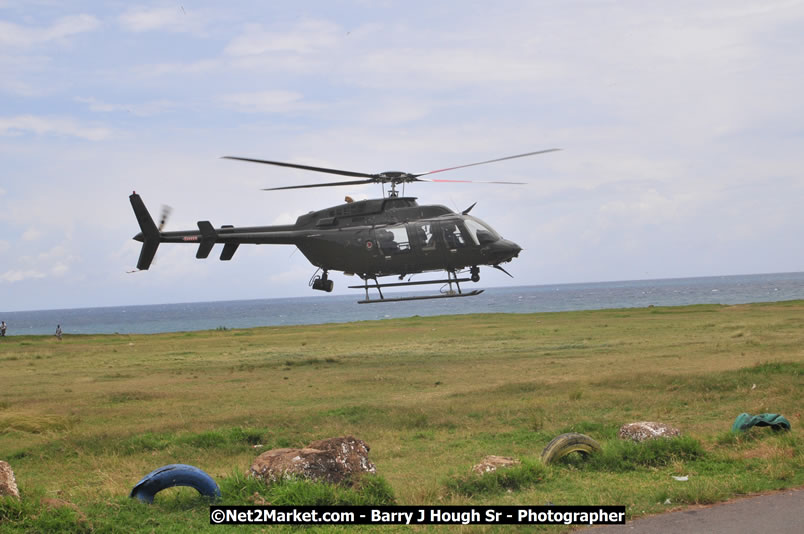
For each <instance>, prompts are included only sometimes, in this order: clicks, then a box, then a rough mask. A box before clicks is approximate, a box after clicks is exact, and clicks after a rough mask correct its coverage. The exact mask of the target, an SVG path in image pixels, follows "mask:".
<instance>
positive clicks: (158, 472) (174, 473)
mask: <svg viewBox="0 0 804 534" xmlns="http://www.w3.org/2000/svg"><path fill="white" fill-rule="evenodd" d="M174 486H189V487H191V488H195V490H196V491H198V493H200V494H201V495H205V496H207V497H209V498H210V499H212V500H215V499H219V498H220V496H221V490H220V488H218V485H217V484H216V483H215V481H214V480H213V479H212V477H211V476H209V475H208V474H206V473H205V472H203V471H202V470H200V469H198V468H197V467H193V466H192V465H185V464H170V465H166V466H164V467H160V468H159V469H155V470H153V471H151V472H150V473H148V474H147V475H145V477H144V478H143V479H142V480H140V481H139V482H137V484H136V485H135V486H134V487H133V488H132V489H131V493H130V494H129V497H131V498H136V499H139V500H141V501H142V502H146V503H152V502H154V495H156V494H157V493H159V492H160V491H162V490H163V489H166V488H172V487H174Z"/></svg>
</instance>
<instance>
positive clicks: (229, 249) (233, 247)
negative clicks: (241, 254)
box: [221, 243, 240, 261]
mask: <svg viewBox="0 0 804 534" xmlns="http://www.w3.org/2000/svg"><path fill="white" fill-rule="evenodd" d="M239 246H240V243H226V244H225V245H223V251H222V252H221V261H229V260H231V259H232V256H234V253H235V251H237V247H239Z"/></svg>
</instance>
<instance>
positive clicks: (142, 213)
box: [128, 193, 159, 271]
mask: <svg viewBox="0 0 804 534" xmlns="http://www.w3.org/2000/svg"><path fill="white" fill-rule="evenodd" d="M128 198H129V200H130V201H131V207H132V208H134V215H136V216H137V222H138V223H139V225H140V230H142V232H140V233H139V234H137V235H136V236H134V239H136V240H137V241H142V250H141V251H140V259H139V260H138V261H137V269H140V270H141V271H146V270H148V267H150V266H151V262H152V261H153V259H154V255H155V254H156V249H157V247H159V229H158V228H157V227H156V224H155V223H154V220H153V219H152V218H151V214H150V213H148V209H147V208H146V207H145V203H143V201H142V199H141V198H140V196H139V195H138V194H137V193H132V194H131V195H130V196H129V197H128Z"/></svg>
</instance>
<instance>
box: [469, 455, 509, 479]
mask: <svg viewBox="0 0 804 534" xmlns="http://www.w3.org/2000/svg"><path fill="white" fill-rule="evenodd" d="M518 463H519V460H517V459H516V458H508V457H507V456H494V455H493V454H492V455H489V456H486V457H485V458H483V459H482V460H481V461H480V463H479V464H477V465H475V466H472V472H473V473H477V474H479V475H483V474H485V473H492V472H494V471H496V470H497V469H500V468H501V467H511V466H512V465H516V464H518Z"/></svg>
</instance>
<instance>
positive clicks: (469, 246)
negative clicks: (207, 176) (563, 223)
mask: <svg viewBox="0 0 804 534" xmlns="http://www.w3.org/2000/svg"><path fill="white" fill-rule="evenodd" d="M556 150H559V149H557V148H551V149H548V150H540V151H537V152H528V153H526V154H518V155H515V156H507V157H504V158H498V159H493V160H489V161H481V162H478V163H470V164H468V165H460V166H457V167H449V168H446V169H438V170H435V171H429V172H424V173H419V174H412V173H407V172H398V171H391V172H383V173H380V174H366V173H361V172H353V171H344V170H338V169H327V168H323V167H311V166H308V165H298V164H295V163H283V162H279V161H266V160H261V159H251V158H240V157H234V156H224V158H225V159H233V160H240V161H248V162H253V163H263V164H268V165H278V166H280V167H291V168H294V169H303V170H308V171H315V172H323V173H329V174H337V175H341V176H349V177H352V178H360V179H359V180H350V181H345V182H330V183H322V184H307V185H293V186H286V187H273V188H269V189H264V191H277V190H283V189H304V188H311V187H329V186H343V185H363V184H376V183H379V184H383V187H384V184H390V190H389V191H388V194H387V196H386V195H385V194H384V195H383V198H377V199H370V200H358V201H352V199H351V198H350V197H346V203H345V204H341V205H339V206H333V207H331V208H327V209H324V210H319V211H311V212H309V213H307V214H305V215H301V216H299V218H298V219H297V220H296V223H295V224H288V225H279V226H252V227H234V226H230V225H224V226H221V227H220V228H215V227H213V226H212V224H211V223H210V222H209V221H198V230H184V231H175V232H163V231H162V228H163V226H164V224H165V220H166V218H167V212H163V215H162V218H161V221H160V223H159V226H158V227H157V225H156V224H155V223H154V221H153V219H152V218H151V215H150V214H149V213H148V210H147V209H146V207H145V204H144V203H143V201H142V199H141V198H140V196H139V195H138V194H137V193H136V192H134V193H133V194H132V195H131V196H129V199H130V200H131V206H132V207H133V208H134V214H135V215H136V216H137V222H138V223H139V225H140V229H141V230H142V231H141V232H140V233H138V234H137V235H136V236H134V239H135V240H137V241H140V242H142V243H143V245H142V250H141V251H140V257H139V261H138V262H137V269H138V270H147V269H148V268H149V267H150V265H151V262H152V261H153V258H154V254H156V249H157V247H158V246H159V244H160V243H193V244H197V245H198V251H197V252H196V255H195V256H196V258H207V257H208V256H209V254H210V252H211V251H212V247H213V246H214V245H215V244H216V243H222V244H223V250H222V251H221V255H220V259H221V260H223V261H228V260H230V259H232V256H233V255H234V253H235V251H237V248H238V247H239V246H240V245H241V244H251V245H295V246H296V247H297V248H298V249H299V250H301V252H302V254H304V256H305V257H306V258H307V259H308V260H309V261H310V263H312V264H313V265H315V266H316V267H318V270H317V271H316V273H315V274H313V277H312V278H311V280H310V286H311V287H312V288H313V289H317V290H320V291H327V292H330V291H332V288H333V282H332V280H330V279H329V276H328V275H329V271H342V272H344V273H345V274H350V275H352V274H357V275H358V276H359V277H360V278H361V279H362V280H363V284H362V285H356V286H349V288H351V289H364V290H365V292H366V298H365V300H360V301H358V302H359V303H361V304H364V303H371V302H393V301H402V300H419V299H430V298H451V297H468V296H473V295H479V294H480V293H482V292H483V290H482V289H480V290H477V289H476V290H473V291H468V292H464V291H462V290H461V286H460V284H461V283H462V282H469V281H472V282H478V281H479V280H480V266H481V265H490V266H492V267H494V268H495V269H499V270H501V271H502V272H504V273H505V274H507V275H508V276H511V275H510V274H509V273H508V272H507V271H506V270H505V269H503V268H502V267H501V265H500V264H502V263H506V262H510V261H511V260H512V259H514V258H516V257H517V256H519V252H520V251H521V250H522V249H521V248H520V247H519V245H517V244H516V243H514V242H512V241H508V240H507V239H503V238H502V237H500V235H499V234H498V233H497V232H495V231H494V229H493V228H491V226H489V225H488V224H486V223H484V222H483V221H481V220H480V219H478V218H476V217H473V216H472V215H469V212H470V211H471V210H472V208H473V207H474V206H475V204H472V205H471V206H469V207H468V208H467V209H465V210H464V211H463V212H461V213H455V212H453V211H452V210H450V209H448V208H446V207H444V206H440V205H430V206H420V205H419V204H418V203H417V202H416V198H414V197H406V196H399V193H398V191H397V186H399V185H400V184H406V183H410V182H468V181H469V180H443V179H432V178H422V177H423V176H428V175H431V174H435V173H439V172H445V171H451V170H456V169H463V168H466V167H472V166H475V165H484V164H487V163H494V162H497V161H504V160H508V159H514V158H521V157H525V156H533V155H536V154H544V153H547V152H553V151H556ZM480 183H492V184H520V183H521V182H499V181H492V182H480ZM319 271H320V272H321V274H320V275H319V274H318V273H319ZM429 271H446V273H447V278H446V279H437V280H421V281H411V279H410V278H408V280H407V281H401V280H404V279H405V277H411V276H412V275H414V274H419V273H423V272H429ZM467 273H468V277H466V276H465V275H466V274H467ZM460 275H464V277H460ZM383 276H397V277H399V280H400V281H399V282H392V283H380V282H379V280H378V279H379V278H380V277H383ZM370 281H371V283H369V282H370ZM422 284H441V285H442V286H443V287H442V291H440V292H439V293H438V294H434V295H426V296H416V297H400V298H387V297H385V296H384V295H383V293H382V288H384V287H404V286H414V285H422ZM453 285H454V286H455V288H456V290H455V289H453ZM447 286H449V289H446V290H445V289H444V288H446V287H447ZM369 289H376V290H377V293H378V295H379V298H374V299H371V298H369Z"/></svg>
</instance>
